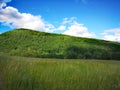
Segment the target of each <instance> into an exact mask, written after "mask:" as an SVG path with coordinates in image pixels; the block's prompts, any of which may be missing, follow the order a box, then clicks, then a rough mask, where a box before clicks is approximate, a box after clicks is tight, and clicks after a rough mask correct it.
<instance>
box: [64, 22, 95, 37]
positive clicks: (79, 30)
mask: <svg viewBox="0 0 120 90" xmlns="http://www.w3.org/2000/svg"><path fill="white" fill-rule="evenodd" d="M64 34H67V35H72V36H78V37H88V38H92V37H95V34H94V33H90V32H88V29H87V27H85V26H84V25H83V24H79V23H77V22H75V23H74V24H73V25H71V26H70V27H68V30H67V31H65V32H64Z"/></svg>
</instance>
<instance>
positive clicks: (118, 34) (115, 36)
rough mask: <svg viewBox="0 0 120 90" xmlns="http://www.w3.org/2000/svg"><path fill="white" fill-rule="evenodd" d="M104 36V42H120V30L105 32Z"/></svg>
mask: <svg viewBox="0 0 120 90" xmlns="http://www.w3.org/2000/svg"><path fill="white" fill-rule="evenodd" d="M102 35H103V39H104V40H109V41H118V42H120V28H114V29H110V30H105V31H104V32H103V33H102Z"/></svg>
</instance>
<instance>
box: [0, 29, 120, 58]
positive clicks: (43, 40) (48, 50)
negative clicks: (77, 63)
mask: <svg viewBox="0 0 120 90" xmlns="http://www.w3.org/2000/svg"><path fill="white" fill-rule="evenodd" d="M0 52H5V53H9V54H11V55H18V56H28V57H47V58H84V59H91V58H94V59H120V43H116V42H109V41H104V40H97V39H88V38H79V37H72V36H67V35H60V34H50V33H44V32H37V31H32V30H27V29H18V30H13V31H9V32H6V33H3V34H1V35H0Z"/></svg>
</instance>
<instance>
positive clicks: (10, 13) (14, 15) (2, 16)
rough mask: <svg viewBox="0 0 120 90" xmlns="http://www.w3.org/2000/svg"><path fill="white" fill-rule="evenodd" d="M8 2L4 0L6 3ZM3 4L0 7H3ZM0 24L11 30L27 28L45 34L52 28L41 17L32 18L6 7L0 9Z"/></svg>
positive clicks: (29, 15)
mask: <svg viewBox="0 0 120 90" xmlns="http://www.w3.org/2000/svg"><path fill="white" fill-rule="evenodd" d="M8 1H10V0H6V2H8ZM2 4H6V3H5V2H3V3H1V6H5V5H2ZM0 22H2V24H4V25H6V26H9V27H11V28H28V29H35V30H40V31H45V32H52V29H53V28H54V26H53V25H52V24H50V23H47V22H45V21H44V20H43V19H42V18H41V16H34V15H32V14H30V13H20V12H19V11H18V10H17V9H16V8H14V7H11V6H7V7H5V8H1V9H0Z"/></svg>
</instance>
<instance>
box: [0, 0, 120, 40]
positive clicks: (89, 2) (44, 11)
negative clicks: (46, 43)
mask: <svg viewBox="0 0 120 90" xmlns="http://www.w3.org/2000/svg"><path fill="white" fill-rule="evenodd" d="M14 28H29V29H34V30H38V31H44V32H51V33H62V34H67V35H72V36H80V37H88V38H99V39H105V40H111V41H120V0H0V33H3V32H6V31H9V30H12V29H14Z"/></svg>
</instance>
